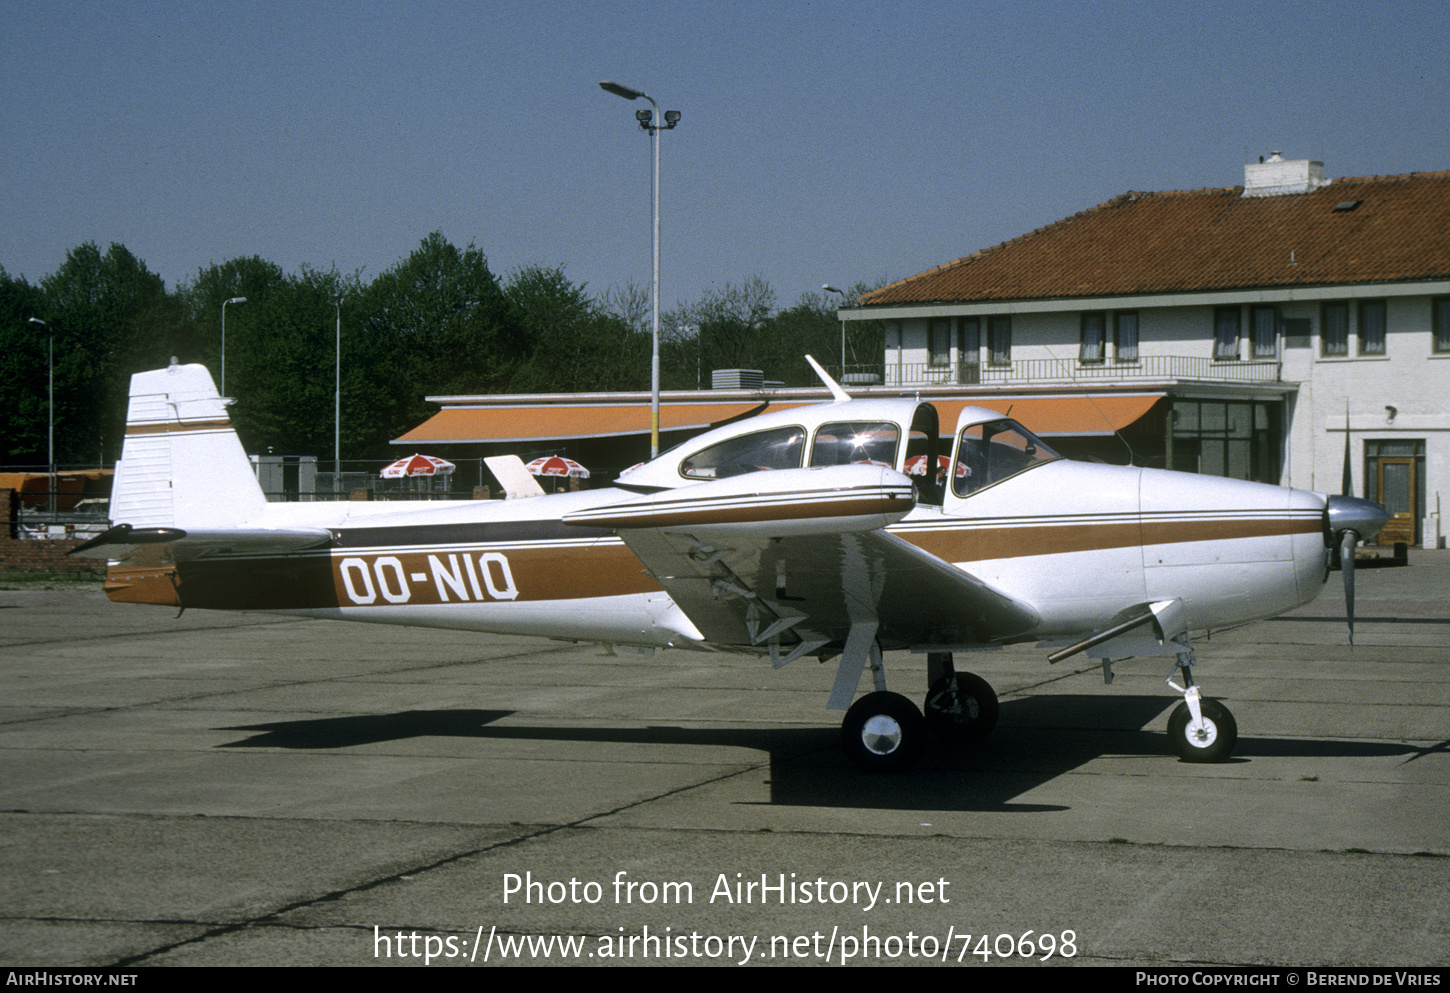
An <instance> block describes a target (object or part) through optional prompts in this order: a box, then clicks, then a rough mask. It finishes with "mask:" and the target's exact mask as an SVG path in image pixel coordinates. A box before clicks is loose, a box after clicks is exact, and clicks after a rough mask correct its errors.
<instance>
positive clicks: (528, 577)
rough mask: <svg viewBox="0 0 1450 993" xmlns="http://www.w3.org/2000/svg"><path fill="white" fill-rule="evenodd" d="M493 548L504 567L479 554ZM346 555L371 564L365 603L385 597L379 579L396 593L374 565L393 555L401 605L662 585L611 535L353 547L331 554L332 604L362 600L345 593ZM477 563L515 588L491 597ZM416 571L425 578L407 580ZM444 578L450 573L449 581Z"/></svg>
mask: <svg viewBox="0 0 1450 993" xmlns="http://www.w3.org/2000/svg"><path fill="white" fill-rule="evenodd" d="M495 555H501V556H503V558H504V559H505V560H506V562H507V570H506V571H504V570H502V569H500V568H499V566H498V565H497V564H496V563H491V562H488V561H487V560H486V557H488V556H495ZM464 556H468V557H469V558H470V560H471V562H472V565H473V571H472V573H470V572H469V569H468V565H467V564H466V563H465V562H464V561H463V559H464ZM354 559H362V560H363V561H364V562H366V563H367V564H368V568H369V569H370V570H371V571H372V574H371V578H372V580H373V582H374V588H375V589H377V591H378V597H377V599H376V600H375V601H373V602H372V603H371V604H366V605H370V606H387V605H388V604H389V601H388V600H387V598H386V597H385V596H383V595H382V594H383V590H382V584H383V582H384V581H386V582H387V583H388V584H389V587H390V591H391V592H392V593H394V594H395V595H396V594H398V593H400V592H401V590H400V589H399V588H398V586H397V584H396V576H397V573H396V571H395V570H394V569H393V568H392V567H391V566H382V567H380V566H379V565H378V561H379V560H380V559H397V560H398V561H399V562H400V563H401V566H402V575H403V576H404V577H406V578H407V581H408V593H409V596H408V600H407V601H406V602H407V603H409V604H438V603H459V602H473V603H494V602H500V601H507V602H513V603H526V602H529V601H536V600H577V599H584V598H586V597H604V596H622V595H626V594H631V593H658V592H660V591H661V589H662V587H661V586H660V584H659V583H657V582H656V581H655V580H654V579H652V578H651V577H649V576H648V575H646V574H645V571H644V566H643V564H642V563H641V562H640V561H639V559H637V558H635V556H634V553H633V552H631V551H630V550H629V549H628V548H626V547H625V546H624V545H623V544H622V543H619V542H616V541H610V542H607V543H599V544H591V545H563V546H553V547H551V546H547V545H546V546H542V547H533V548H508V547H500V546H473V547H471V548H467V549H459V548H448V549H440V550H435V551H428V550H420V551H411V550H410V551H405V552H398V553H396V554H393V553H389V552H386V551H367V550H363V549H358V550H356V551H352V552H350V553H349V554H347V555H335V556H334V557H333V558H332V563H331V564H332V579H333V589H332V595H333V598H334V600H335V603H336V605H337V606H342V607H356V606H364V605H365V604H362V603H359V601H358V599H357V598H355V597H354V596H352V595H350V594H349V592H348V589H347V585H346V583H345V582H344V576H343V568H344V563H345V562H348V561H350V560H354ZM432 559H436V560H437V569H438V573H437V574H436V575H435V571H434V568H435V567H434V563H433V561H430V560H432ZM352 568H353V570H354V571H353V572H352V579H353V586H354V592H358V593H363V594H364V597H363V598H365V597H366V593H365V590H363V589H360V588H359V585H360V581H361V579H362V577H361V575H360V574H359V573H358V572H357V571H356V566H353V567H352ZM485 569H491V570H492V571H491V573H490V577H491V578H492V580H493V582H494V585H495V586H496V587H500V588H502V587H505V585H506V581H507V580H511V581H512V587H513V590H515V591H516V595H515V596H511V597H510V596H507V595H505V596H495V595H493V594H492V593H490V592H489V589H488V579H486V578H485V575H484V570H485ZM380 570H381V571H380ZM418 574H421V575H423V576H424V577H425V578H424V579H423V580H417V579H414V578H413V577H414V576H415V575H418ZM450 579H451V580H453V582H452V583H451V584H450V582H449V580H450ZM460 580H461V582H460ZM475 580H477V587H476V589H477V593H475ZM459 586H461V587H462V590H463V593H462V595H461V596H460V595H459V592H458V587H459Z"/></svg>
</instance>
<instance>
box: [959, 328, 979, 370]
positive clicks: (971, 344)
mask: <svg viewBox="0 0 1450 993" xmlns="http://www.w3.org/2000/svg"><path fill="white" fill-rule="evenodd" d="M981 326H982V325H981V321H980V320H978V319H977V318H975V317H963V318H962V320H961V323H960V324H959V325H958V326H957V333H958V336H959V337H958V340H957V349H958V351H959V352H960V353H961V356H962V365H976V364H977V362H978V361H979V359H978V355H979V353H980V352H981V350H982V330H981Z"/></svg>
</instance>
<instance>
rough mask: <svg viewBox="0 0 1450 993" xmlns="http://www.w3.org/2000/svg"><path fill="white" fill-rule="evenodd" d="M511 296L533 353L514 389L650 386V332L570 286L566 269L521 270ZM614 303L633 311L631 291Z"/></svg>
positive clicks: (512, 283)
mask: <svg viewBox="0 0 1450 993" xmlns="http://www.w3.org/2000/svg"><path fill="white" fill-rule="evenodd" d="M506 292H507V294H508V297H509V299H510V300H511V301H512V302H513V304H514V306H515V307H516V308H517V309H518V312H519V314H520V318H521V320H522V322H523V329H524V336H525V339H526V341H527V342H528V345H529V349H530V356H529V360H528V362H527V363H526V364H524V365H522V366H520V368H519V369H518V371H517V373H516V374H515V376H514V378H513V380H512V383H511V384H510V390H512V391H517V392H531V391H532V392H559V391H570V392H588V391H597V390H627V389H643V388H646V387H647V386H648V384H649V354H650V345H649V338H648V336H647V334H644V333H642V332H641V331H640V330H639V329H638V328H637V327H636V326H634V323H633V322H632V320H631V317H630V316H622V315H620V314H616V313H612V312H610V310H609V309H607V308H606V306H605V305H604V304H602V303H601V302H600V301H597V300H595V299H593V298H591V297H590V296H589V295H588V294H587V293H585V291H584V287H583V286H582V285H577V286H576V285H575V284H574V283H572V282H570V281H569V279H568V278H567V277H566V276H565V275H564V269H563V267H562V266H556V267H552V268H550V267H546V266H529V267H526V268H524V269H520V270H519V271H518V272H516V273H514V275H513V278H512V279H510V281H509V285H508V288H507V291H506ZM614 300H615V301H616V303H617V304H618V305H620V306H621V307H622V308H623V309H625V310H626V313H628V312H629V311H630V310H631V309H632V297H631V296H630V295H629V293H628V291H625V292H624V293H621V294H619V295H617V296H616V297H615V298H614ZM631 316H632V315H631Z"/></svg>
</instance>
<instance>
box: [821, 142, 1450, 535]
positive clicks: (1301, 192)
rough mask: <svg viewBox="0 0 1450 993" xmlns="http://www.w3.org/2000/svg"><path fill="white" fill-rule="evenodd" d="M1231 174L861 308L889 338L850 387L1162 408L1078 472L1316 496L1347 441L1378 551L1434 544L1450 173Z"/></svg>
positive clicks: (977, 261)
mask: <svg viewBox="0 0 1450 993" xmlns="http://www.w3.org/2000/svg"><path fill="white" fill-rule="evenodd" d="M1244 172H1245V177H1244V178H1245V182H1244V185H1243V186H1241V187H1231V188H1228V189H1204V190H1189V191H1179V192H1168V193H1138V192H1129V193H1125V194H1123V195H1122V196H1120V197H1116V198H1114V199H1112V200H1109V201H1108V202H1106V203H1103V204H1099V205H1098V206H1096V207H1092V208H1090V209H1088V210H1084V211H1082V212H1081V213H1078V214H1074V215H1072V216H1071V217H1068V218H1065V219H1063V220H1061V221H1058V222H1057V223H1055V224H1051V225H1048V226H1047V227H1044V228H1040V229H1038V230H1036V231H1033V232H1030V233H1028V234H1025V235H1022V236H1021V237H1018V238H1014V239H1012V240H1011V241H1008V242H1005V243H1003V244H1001V245H997V246H995V247H992V248H987V249H984V250H982V251H979V252H976V253H974V254H971V255H968V256H965V257H964V258H960V259H957V260H955V261H953V262H948V263H946V264H945V265H941V266H938V267H936V268H934V269H931V270H929V271H927V272H923V273H920V274H918V275H915V276H912V277H910V278H908V279H903V280H901V281H899V282H896V283H892V284H890V285H888V286H884V287H882V288H881V289H879V290H877V291H875V292H873V293H870V294H867V295H866V296H864V297H862V298H861V299H860V300H859V301H858V303H857V306H856V307H854V308H850V309H845V310H843V311H842V312H841V315H842V317H843V318H845V319H847V320H884V321H885V322H886V325H887V329H888V330H887V336H886V355H885V361H884V363H883V365H881V366H877V367H874V368H869V369H868V368H862V369H858V370H851V369H848V370H844V372H846V373H847V374H851V373H853V372H854V373H855V374H856V375H855V377H853V378H855V379H856V380H857V381H875V382H879V383H881V384H882V385H884V386H885V387H887V388H894V389H897V390H900V389H902V388H915V389H920V390H922V391H924V392H930V393H933V394H937V393H940V392H941V391H943V390H955V391H956V392H957V393H959V394H961V395H964V396H968V395H969V396H976V397H982V396H991V395H993V394H1007V393H1011V394H1013V395H1024V396H1025V395H1054V394H1055V395H1068V394H1072V393H1078V394H1079V395H1081V394H1082V393H1087V394H1089V395H1097V396H1107V395H1125V394H1131V395H1134V396H1137V397H1140V398H1148V399H1151V398H1153V397H1155V396H1156V397H1158V398H1159V401H1158V402H1157V403H1156V404H1151V405H1150V407H1149V410H1148V413H1146V414H1145V415H1143V417H1141V418H1140V419H1139V420H1138V421H1137V422H1135V423H1134V424H1132V425H1129V426H1126V427H1125V426H1121V425H1115V428H1116V429H1117V430H1116V434H1115V436H1114V437H1111V438H1108V437H1104V438H1103V440H1102V441H1101V442H1100V443H1099V444H1098V447H1097V448H1096V449H1089V450H1087V451H1084V452H1082V453H1081V454H1089V455H1098V456H1100V457H1103V458H1107V459H1110V460H1112V461H1124V460H1125V459H1127V458H1128V457H1130V456H1129V455H1128V452H1129V451H1130V450H1131V458H1132V460H1133V461H1134V462H1136V463H1137V464H1141V465H1158V466H1168V467H1171V468H1175V469H1188V470H1194V471H1200V472H1205V473H1211V474H1215V475H1225V476H1234V477H1238V478H1246V479H1260V480H1263V481H1266V482H1276V483H1282V484H1284V485H1289V486H1295V487H1300V488H1304V489H1316V490H1320V491H1327V492H1339V491H1340V489H1341V485H1342V482H1341V480H1342V475H1343V471H1344V463H1345V431H1346V419H1347V424H1348V431H1349V441H1350V446H1349V450H1350V452H1351V457H1350V459H1349V462H1350V468H1351V471H1352V475H1353V485H1354V491H1355V493H1357V494H1359V495H1363V496H1368V497H1370V498H1371V499H1376V500H1379V501H1380V502H1382V503H1384V504H1385V505H1386V506H1387V507H1388V508H1389V509H1390V510H1391V511H1393V512H1395V514H1396V521H1395V522H1394V523H1393V524H1392V525H1391V527H1390V528H1388V529H1387V531H1386V534H1385V536H1384V540H1385V541H1393V540H1401V541H1404V540H1408V541H1414V542H1422V543H1424V544H1437V543H1440V542H1441V536H1442V535H1443V534H1444V530H1443V529H1442V528H1441V525H1440V521H1439V515H1438V493H1439V491H1440V490H1442V489H1450V399H1447V394H1450V172H1437V173H1412V174H1409V175H1402V176H1376V177H1367V178H1357V179H1328V178H1326V177H1325V176H1324V168H1323V165H1322V164H1321V163H1319V162H1312V161H1307V160H1298V161H1285V160H1283V159H1282V158H1280V157H1279V155H1278V154H1277V153H1275V154H1274V156H1272V157H1271V158H1270V159H1269V160H1268V161H1266V162H1264V161H1261V162H1259V163H1255V164H1250V165H1248V166H1246V167H1245V170H1244ZM1105 421H1106V419H1105ZM1031 426H1032V425H1031V424H1028V427H1031ZM1082 433H1083V434H1090V433H1091V432H1082ZM1101 434H1104V435H1105V436H1106V435H1108V434H1113V432H1101Z"/></svg>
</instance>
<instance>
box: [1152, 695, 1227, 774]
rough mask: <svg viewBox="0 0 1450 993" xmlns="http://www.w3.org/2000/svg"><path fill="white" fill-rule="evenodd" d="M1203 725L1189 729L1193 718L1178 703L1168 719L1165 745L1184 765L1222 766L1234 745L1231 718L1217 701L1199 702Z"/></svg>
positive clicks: (1184, 707) (1184, 704) (1182, 704)
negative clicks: (1169, 745) (1168, 744)
mask: <svg viewBox="0 0 1450 993" xmlns="http://www.w3.org/2000/svg"><path fill="white" fill-rule="evenodd" d="M1198 707H1199V711H1200V712H1201V713H1202V714H1203V724H1202V725H1201V726H1199V727H1192V726H1191V724H1192V721H1193V714H1192V712H1190V711H1189V709H1188V704H1187V703H1180V704H1179V705H1178V706H1177V707H1174V708H1173V713H1172V714H1170V715H1169V716H1168V741H1169V743H1170V744H1171V745H1172V746H1173V750H1174V751H1175V752H1177V753H1178V757H1179V759H1181V760H1182V761H1184V762H1223V761H1225V760H1226V759H1227V758H1228V756H1229V753H1230V752H1232V751H1233V748H1234V743H1235V742H1237V741H1238V737H1239V726H1238V724H1236V723H1235V722H1234V715H1233V714H1231V713H1229V709H1228V708H1227V707H1225V706H1224V705H1223V704H1221V703H1219V702H1218V701H1217V700H1207V699H1204V700H1199V701H1198Z"/></svg>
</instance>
